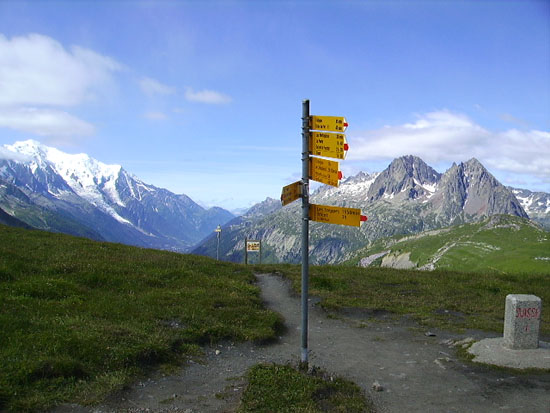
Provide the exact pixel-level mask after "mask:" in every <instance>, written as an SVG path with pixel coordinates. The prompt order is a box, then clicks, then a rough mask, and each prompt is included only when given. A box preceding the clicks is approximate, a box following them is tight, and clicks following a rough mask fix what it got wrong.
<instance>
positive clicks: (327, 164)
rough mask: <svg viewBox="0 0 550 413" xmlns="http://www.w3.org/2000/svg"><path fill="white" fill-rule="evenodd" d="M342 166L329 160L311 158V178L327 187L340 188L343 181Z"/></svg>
mask: <svg viewBox="0 0 550 413" xmlns="http://www.w3.org/2000/svg"><path fill="white" fill-rule="evenodd" d="M339 168H340V165H339V164H338V162H336V161H329V160H328V159H321V158H309V174H310V176H309V178H310V179H313V180H314V181H317V182H322V183H324V184H327V185H332V186H338V183H339V181H340V179H342V172H340V171H339Z"/></svg>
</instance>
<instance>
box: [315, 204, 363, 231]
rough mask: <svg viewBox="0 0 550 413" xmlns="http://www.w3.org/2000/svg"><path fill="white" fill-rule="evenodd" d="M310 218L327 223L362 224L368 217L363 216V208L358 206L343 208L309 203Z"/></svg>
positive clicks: (354, 225)
mask: <svg viewBox="0 0 550 413" xmlns="http://www.w3.org/2000/svg"><path fill="white" fill-rule="evenodd" d="M309 218H310V219H311V220H312V221H317V222H324V223H326V224H338V225H349V226H352V227H359V226H361V222H362V221H364V220H365V219H366V218H361V210H360V209H358V208H343V207H336V206H328V205H316V204H310V205H309Z"/></svg>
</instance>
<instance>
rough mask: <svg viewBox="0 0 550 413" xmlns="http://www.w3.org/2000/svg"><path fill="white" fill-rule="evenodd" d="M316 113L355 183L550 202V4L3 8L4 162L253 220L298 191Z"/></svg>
mask: <svg viewBox="0 0 550 413" xmlns="http://www.w3.org/2000/svg"><path fill="white" fill-rule="evenodd" d="M305 98H308V99H310V101H311V112H312V114H316V115H336V116H345V117H346V118H347V120H348V122H349V124H350V126H349V128H348V130H347V136H348V141H349V144H350V150H349V152H348V157H347V159H346V160H345V161H343V162H342V163H341V169H342V170H343V172H344V175H345V176H350V175H352V174H355V173H357V172H358V171H360V170H363V171H367V172H374V171H381V170H383V169H384V168H385V167H386V166H387V165H388V164H389V163H390V162H391V160H392V159H393V158H395V157H398V156H402V155H407V154H413V155H417V156H420V157H421V158H422V159H424V160H425V161H426V162H427V163H428V164H430V165H431V166H433V167H434V168H435V169H437V170H438V171H440V172H444V171H445V170H446V169H447V168H448V167H449V166H450V165H451V164H452V162H457V163H458V162H461V161H467V160H468V159H470V158H472V157H476V158H478V159H479V160H480V161H481V162H482V163H483V164H484V165H485V166H486V167H487V168H488V169H489V170H490V172H492V173H493V174H494V175H495V176H496V177H497V178H498V179H499V180H500V181H501V182H502V183H504V184H507V185H513V186H517V187H522V188H527V189H531V190H541V191H545V192H550V2H548V1H529V0H523V1H506V0H504V1H484V0H480V1H435V0H433V1H346V0H341V1H322V0H321V1H304V0H302V1H198V0H196V1H183V0H182V1H168V0H165V1H162V0H161V1H152V0H151V1H141V2H140V1H131V0H121V1H84V0H80V1H68V0H67V1H30V2H25V1H11V0H0V145H1V144H12V143H14V142H15V141H17V140H25V139H35V140H38V141H40V142H42V143H44V144H46V145H51V146H55V147H57V148H59V149H61V150H64V151H66V152H69V153H80V152H85V153H88V154H89V155H91V156H92V157H94V158H96V159H98V160H100V161H102V162H105V163H109V164H121V165H122V166H123V167H124V168H125V169H127V170H128V171H129V172H131V173H133V174H135V175H136V176H138V177H139V178H140V179H142V180H144V181H145V182H147V183H151V184H154V185H156V186H159V187H164V188H167V189H169V190H171V191H173V192H176V193H185V194H187V195H189V196H190V197H191V198H193V199H194V200H195V201H198V202H201V203H203V204H205V205H219V206H222V207H226V208H229V209H233V208H239V207H246V206H250V205H252V204H253V203H255V202H258V201H261V200H263V199H265V197H267V196H271V197H278V196H279V195H280V191H281V187H282V186H284V185H286V184H288V183H291V182H293V181H295V180H298V178H299V175H300V171H301V167H300V148H301V135H300V132H301V131H300V127H301V120H300V116H301V102H302V100H303V99H305Z"/></svg>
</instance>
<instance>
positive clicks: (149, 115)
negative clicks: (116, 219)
mask: <svg viewBox="0 0 550 413" xmlns="http://www.w3.org/2000/svg"><path fill="white" fill-rule="evenodd" d="M143 117H144V118H146V119H149V120H165V119H168V116H167V115H166V114H164V113H162V112H146V113H144V114H143Z"/></svg>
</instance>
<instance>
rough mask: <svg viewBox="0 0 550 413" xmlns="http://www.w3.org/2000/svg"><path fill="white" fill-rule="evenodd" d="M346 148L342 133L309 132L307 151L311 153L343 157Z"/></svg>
mask: <svg viewBox="0 0 550 413" xmlns="http://www.w3.org/2000/svg"><path fill="white" fill-rule="evenodd" d="M347 150H348V144H347V142H346V135H344V134H343V133H328V132H311V133H310V138H309V151H310V152H311V154H312V155H316V156H325V157H327V158H336V159H344V158H345V157H346V153H347Z"/></svg>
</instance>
